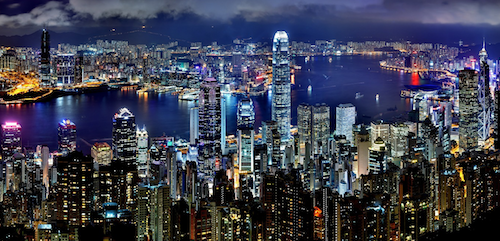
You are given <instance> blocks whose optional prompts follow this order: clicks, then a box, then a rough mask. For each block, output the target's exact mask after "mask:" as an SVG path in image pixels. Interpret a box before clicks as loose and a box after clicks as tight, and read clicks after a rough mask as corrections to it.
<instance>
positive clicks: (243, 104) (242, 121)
mask: <svg viewBox="0 0 500 241" xmlns="http://www.w3.org/2000/svg"><path fill="white" fill-rule="evenodd" d="M237 118H238V119H237V128H239V129H253V128H254V124H255V111H254V107H253V101H252V99H249V98H245V99H242V100H240V101H239V102H238V113H237Z"/></svg>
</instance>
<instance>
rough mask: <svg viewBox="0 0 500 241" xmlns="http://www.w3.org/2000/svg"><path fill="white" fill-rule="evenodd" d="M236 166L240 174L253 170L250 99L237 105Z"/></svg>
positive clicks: (252, 122) (252, 133)
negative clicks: (237, 165)
mask: <svg viewBox="0 0 500 241" xmlns="http://www.w3.org/2000/svg"><path fill="white" fill-rule="evenodd" d="M237 116H238V119H237V126H238V164H239V168H240V173H249V172H253V169H254V152H253V150H254V133H255V132H254V128H253V127H254V122H255V112H254V107H253V102H252V100H251V99H242V100H240V102H239V103H238V115H237Z"/></svg>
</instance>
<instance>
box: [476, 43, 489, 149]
mask: <svg viewBox="0 0 500 241" xmlns="http://www.w3.org/2000/svg"><path fill="white" fill-rule="evenodd" d="M479 60H480V67H481V68H480V70H481V71H480V78H479V93H478V98H479V99H478V100H479V105H480V107H481V112H480V113H479V144H480V145H481V146H482V145H483V143H484V142H485V141H486V140H488V138H490V128H491V124H492V122H493V121H492V118H491V113H492V108H491V106H492V104H491V103H492V102H493V100H492V99H491V94H490V67H489V65H488V63H487V62H488V53H487V52H486V49H485V41H484V39H483V48H482V49H481V51H479Z"/></svg>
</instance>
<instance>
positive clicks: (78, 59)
mask: <svg viewBox="0 0 500 241" xmlns="http://www.w3.org/2000/svg"><path fill="white" fill-rule="evenodd" d="M83 55H84V52H83V51H78V53H77V54H76V56H75V77H74V80H75V84H79V83H82V82H83V67H84V64H83V61H84V57H83Z"/></svg>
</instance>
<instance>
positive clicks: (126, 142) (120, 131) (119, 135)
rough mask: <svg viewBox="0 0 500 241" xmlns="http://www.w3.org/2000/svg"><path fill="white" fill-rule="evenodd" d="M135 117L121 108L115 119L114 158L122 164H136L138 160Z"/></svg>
mask: <svg viewBox="0 0 500 241" xmlns="http://www.w3.org/2000/svg"><path fill="white" fill-rule="evenodd" d="M136 153H137V138H136V125H135V116H134V115H133V114H132V112H130V111H129V110H128V109H127V108H121V109H120V111H119V112H118V113H116V114H115V116H114V118H113V158H114V160H115V161H118V162H120V163H122V164H126V165H132V164H135V161H136V158H137V155H136Z"/></svg>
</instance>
